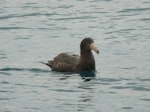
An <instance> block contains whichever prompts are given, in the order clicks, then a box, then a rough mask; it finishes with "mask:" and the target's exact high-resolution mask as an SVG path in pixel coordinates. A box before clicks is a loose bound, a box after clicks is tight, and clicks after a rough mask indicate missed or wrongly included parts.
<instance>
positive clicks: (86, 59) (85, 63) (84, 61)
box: [77, 50, 95, 71]
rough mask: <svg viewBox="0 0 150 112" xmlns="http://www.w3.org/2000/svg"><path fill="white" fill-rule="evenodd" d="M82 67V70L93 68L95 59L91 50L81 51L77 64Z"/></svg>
mask: <svg viewBox="0 0 150 112" xmlns="http://www.w3.org/2000/svg"><path fill="white" fill-rule="evenodd" d="M77 66H78V67H79V68H82V71H92V70H95V59H94V56H93V54H92V52H91V51H82V50H81V54H80V61H79V64H78V65H77Z"/></svg>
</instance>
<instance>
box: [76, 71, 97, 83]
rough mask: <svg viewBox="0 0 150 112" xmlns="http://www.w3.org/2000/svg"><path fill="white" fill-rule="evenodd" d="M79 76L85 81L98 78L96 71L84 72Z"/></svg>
mask: <svg viewBox="0 0 150 112" xmlns="http://www.w3.org/2000/svg"><path fill="white" fill-rule="evenodd" d="M79 74H80V76H81V78H82V79H83V80H84V81H90V80H92V79H95V77H96V71H84V72H80V73H79Z"/></svg>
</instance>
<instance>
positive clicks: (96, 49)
mask: <svg viewBox="0 0 150 112" xmlns="http://www.w3.org/2000/svg"><path fill="white" fill-rule="evenodd" d="M90 48H91V49H92V50H93V51H95V52H96V53H97V54H99V49H98V48H97V47H96V46H95V45H94V43H92V44H90Z"/></svg>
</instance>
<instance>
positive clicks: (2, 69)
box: [0, 67, 50, 73]
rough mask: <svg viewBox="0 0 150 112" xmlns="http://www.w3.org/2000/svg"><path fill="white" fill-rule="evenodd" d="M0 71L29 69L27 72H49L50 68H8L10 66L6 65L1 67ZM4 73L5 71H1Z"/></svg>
mask: <svg viewBox="0 0 150 112" xmlns="http://www.w3.org/2000/svg"><path fill="white" fill-rule="evenodd" d="M0 71H29V72H36V73H39V72H48V73H49V72H50V70H44V69H39V68H10V67H6V68H1V69H0ZM2 73H5V72H2Z"/></svg>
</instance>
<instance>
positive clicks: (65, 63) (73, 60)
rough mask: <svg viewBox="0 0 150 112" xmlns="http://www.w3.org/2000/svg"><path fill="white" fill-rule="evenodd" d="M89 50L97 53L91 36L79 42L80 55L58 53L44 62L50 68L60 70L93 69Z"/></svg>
mask: <svg viewBox="0 0 150 112" xmlns="http://www.w3.org/2000/svg"><path fill="white" fill-rule="evenodd" d="M91 50H94V51H95V52H96V53H97V54H99V50H98V49H97V47H95V46H94V41H93V40H92V39H91V38H85V39H83V40H82V41H81V44H80V56H78V55H70V54H67V53H60V54H59V55H57V56H56V57H55V58H54V59H53V60H51V61H48V63H45V64H46V65H48V66H49V67H50V68H51V69H52V70H54V71H60V72H81V71H95V59H94V56H93V54H92V52H91Z"/></svg>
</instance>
